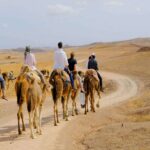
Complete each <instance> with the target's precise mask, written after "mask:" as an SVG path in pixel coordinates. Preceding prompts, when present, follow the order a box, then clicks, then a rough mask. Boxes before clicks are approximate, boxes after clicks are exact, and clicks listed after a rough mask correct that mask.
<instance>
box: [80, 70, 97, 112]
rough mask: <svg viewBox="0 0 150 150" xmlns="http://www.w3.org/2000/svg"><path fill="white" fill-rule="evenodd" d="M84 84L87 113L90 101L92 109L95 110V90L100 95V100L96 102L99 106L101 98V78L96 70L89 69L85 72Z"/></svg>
mask: <svg viewBox="0 0 150 150" xmlns="http://www.w3.org/2000/svg"><path fill="white" fill-rule="evenodd" d="M83 86H84V90H85V114H87V112H88V101H90V103H91V111H93V112H95V106H94V103H95V92H97V94H98V96H99V98H98V102H97V104H96V106H97V107H99V100H100V90H99V79H98V77H97V73H96V71H95V70H93V69H88V70H87V71H86V72H85V78H84V83H83Z"/></svg>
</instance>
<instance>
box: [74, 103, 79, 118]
mask: <svg viewBox="0 0 150 150" xmlns="http://www.w3.org/2000/svg"><path fill="white" fill-rule="evenodd" d="M74 103H75V112H76V115H78V109H77V103H76V101H75V102H74Z"/></svg>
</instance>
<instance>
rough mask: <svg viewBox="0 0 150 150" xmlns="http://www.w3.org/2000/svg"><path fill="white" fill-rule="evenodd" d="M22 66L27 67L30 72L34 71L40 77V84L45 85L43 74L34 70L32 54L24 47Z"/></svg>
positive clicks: (34, 64) (34, 61) (34, 62)
mask: <svg viewBox="0 0 150 150" xmlns="http://www.w3.org/2000/svg"><path fill="white" fill-rule="evenodd" d="M24 64H25V65H28V66H29V67H30V69H31V70H33V71H35V72H36V73H37V74H38V76H39V77H40V79H41V81H42V83H43V84H46V83H45V79H44V76H43V74H42V73H41V72H40V71H39V70H38V69H37V68H36V59H35V56H34V54H33V53H31V49H30V47H28V46H27V47H26V49H25V53H24Z"/></svg>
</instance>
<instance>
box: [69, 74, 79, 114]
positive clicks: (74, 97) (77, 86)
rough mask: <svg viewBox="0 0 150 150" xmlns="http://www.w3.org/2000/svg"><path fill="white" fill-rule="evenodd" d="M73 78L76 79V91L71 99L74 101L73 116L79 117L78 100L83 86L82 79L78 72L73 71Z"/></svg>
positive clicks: (72, 93)
mask: <svg viewBox="0 0 150 150" xmlns="http://www.w3.org/2000/svg"><path fill="white" fill-rule="evenodd" d="M72 74H73V78H74V86H75V90H72V92H71V99H72V116H74V114H76V115H78V109H77V103H76V99H77V97H78V95H79V92H80V90H81V85H80V81H79V80H80V79H79V78H80V77H79V74H78V72H77V71H73V72H72Z"/></svg>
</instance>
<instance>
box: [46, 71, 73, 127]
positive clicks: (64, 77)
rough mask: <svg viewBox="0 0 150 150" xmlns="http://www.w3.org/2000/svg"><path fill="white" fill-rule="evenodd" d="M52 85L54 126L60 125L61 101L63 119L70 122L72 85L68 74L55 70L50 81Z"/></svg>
mask: <svg viewBox="0 0 150 150" xmlns="http://www.w3.org/2000/svg"><path fill="white" fill-rule="evenodd" d="M49 82H50V84H51V85H52V90H51V91H52V97H53V101H54V125H55V126H57V123H59V118H58V102H59V100H61V102H62V108H63V119H65V120H66V121H67V120H68V100H69V97H70V94H71V90H72V87H71V83H70V81H69V76H68V74H67V73H66V72H65V71H63V70H61V69H55V70H54V71H53V72H52V73H51V76H50V79H49Z"/></svg>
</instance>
